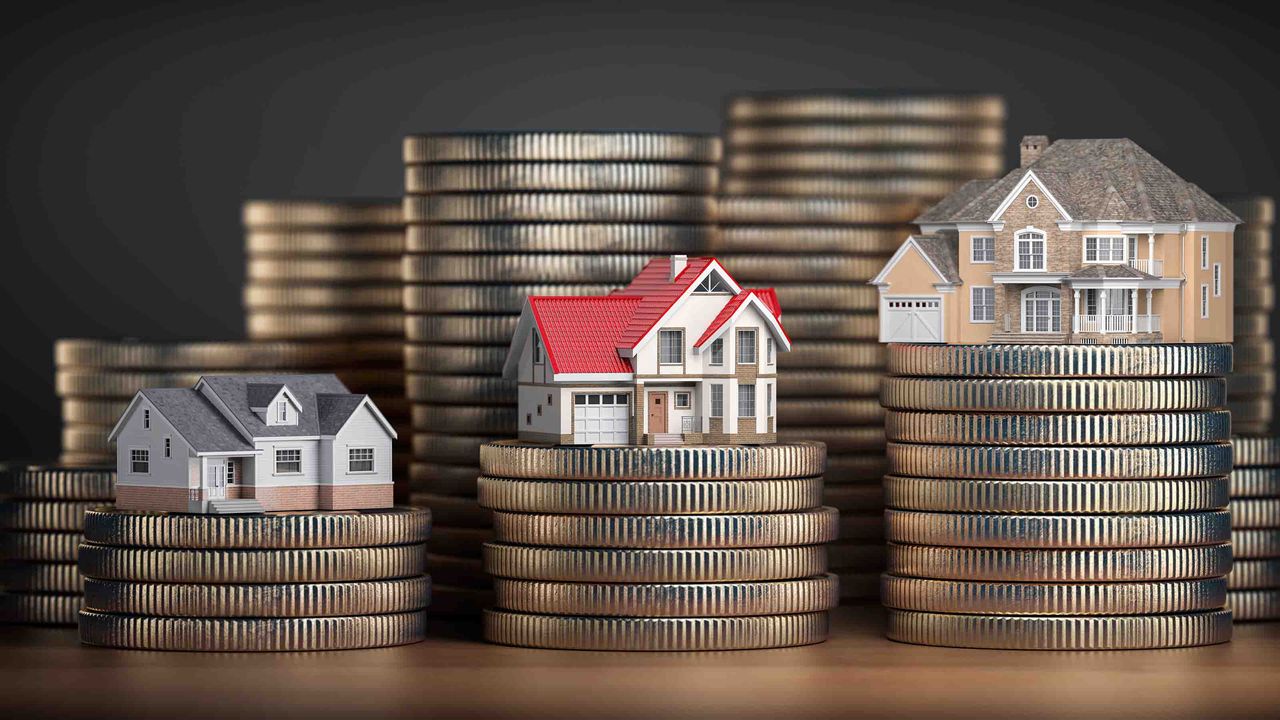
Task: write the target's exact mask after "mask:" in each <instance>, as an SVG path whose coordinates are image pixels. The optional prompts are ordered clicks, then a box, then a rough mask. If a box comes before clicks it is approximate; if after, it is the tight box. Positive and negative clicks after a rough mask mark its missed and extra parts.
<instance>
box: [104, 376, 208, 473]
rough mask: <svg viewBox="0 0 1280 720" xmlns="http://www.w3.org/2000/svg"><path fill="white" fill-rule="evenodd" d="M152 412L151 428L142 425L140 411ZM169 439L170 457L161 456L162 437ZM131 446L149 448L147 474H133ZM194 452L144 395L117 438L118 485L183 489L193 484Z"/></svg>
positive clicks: (162, 453) (162, 451)
mask: <svg viewBox="0 0 1280 720" xmlns="http://www.w3.org/2000/svg"><path fill="white" fill-rule="evenodd" d="M144 410H149V411H150V412H151V428H150V429H149V430H148V429H144V428H143V426H142V425H143V411H144ZM166 437H168V438H170V440H171V446H170V455H171V456H170V457H168V458H166V457H165V456H164V439H165V438H166ZM134 448H146V449H147V450H150V451H151V471H150V472H149V473H148V474H146V475H135V474H134V473H133V472H132V471H131V470H130V468H131V464H130V462H129V451H130V450H131V449H134ZM194 458H195V455H194V453H192V451H191V446H190V445H188V444H187V442H186V441H185V440H183V439H182V437H181V436H180V435H178V432H177V431H176V430H174V429H173V426H172V425H170V424H169V421H168V420H166V419H165V418H164V416H163V415H161V414H160V412H159V411H158V410H156V408H155V406H154V405H152V404H151V402H150V401H149V400H147V399H146V398H145V397H144V398H140V399H139V401H138V404H137V405H135V406H134V408H133V410H132V411H131V412H130V413H129V415H128V417H127V418H126V419H125V424H124V426H123V427H122V428H121V431H120V435H119V437H118V438H117V441H116V471H117V475H116V477H117V480H116V482H117V484H119V485H135V486H148V487H169V488H181V489H183V490H186V489H187V488H189V487H193V485H192V484H191V482H192V479H193V473H192V461H193V460H194ZM198 473H199V469H198V467H197V468H196V469H195V475H194V477H195V479H196V481H197V482H198V480H199V474H198Z"/></svg>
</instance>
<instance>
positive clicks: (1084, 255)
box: [1081, 235, 1129, 265]
mask: <svg viewBox="0 0 1280 720" xmlns="http://www.w3.org/2000/svg"><path fill="white" fill-rule="evenodd" d="M1104 240H1105V241H1106V245H1107V247H1106V257H1105V258H1103V248H1102V241H1104ZM1090 241H1092V242H1093V248H1092V250H1093V257H1092V258H1090V257H1089V251H1090V249H1091V248H1090V247H1089V243H1090ZM1117 243H1119V247H1117V245H1116V244H1117ZM1117 250H1119V253H1120V256H1119V258H1117V257H1116V251H1117ZM1081 261H1082V262H1083V263H1084V264H1086V265H1124V264H1126V263H1128V262H1129V238H1128V236H1126V235H1085V236H1084V243H1083V247H1082V249H1081Z"/></svg>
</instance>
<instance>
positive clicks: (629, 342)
mask: <svg viewBox="0 0 1280 720" xmlns="http://www.w3.org/2000/svg"><path fill="white" fill-rule="evenodd" d="M714 260H715V258H705V257H703V258H689V264H688V265H686V266H685V269H684V271H683V272H681V273H680V274H679V275H678V276H676V279H675V282H672V281H670V280H669V279H668V278H670V277H671V258H670V257H661V258H655V259H653V260H650V261H649V264H648V265H645V266H644V269H642V270H641V271H640V274H638V275H636V276H635V278H633V279H632V280H631V284H630V285H627V286H626V287H624V288H622V289H621V290H617V291H615V292H614V293H613V295H614V296H618V295H623V296H629V297H630V296H639V297H641V298H642V302H641V303H640V306H639V307H637V308H636V311H635V314H634V315H633V316H632V317H631V322H630V323H628V325H627V329H626V331H625V332H623V333H622V335H621V336H620V337H619V338H618V344H617V348H618V349H620V350H622V349H625V350H630V349H631V348H633V347H635V346H636V343H638V342H640V340H641V339H642V338H644V336H645V335H646V334H647V333H648V332H649V331H650V330H651V329H653V326H654V325H656V324H657V322H658V321H659V320H661V319H662V316H663V315H666V314H667V311H668V310H670V309H671V306H672V305H675V304H676V301H677V300H679V299H680V298H681V297H683V296H684V294H685V292H686V291H687V290H688V289H689V288H690V287H692V286H693V283H694V282H695V281H697V279H698V276H699V275H701V274H702V271H703V270H706V269H707V266H708V265H710V264H711V263H712V262H714Z"/></svg>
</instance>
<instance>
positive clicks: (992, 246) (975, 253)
mask: <svg viewBox="0 0 1280 720" xmlns="http://www.w3.org/2000/svg"><path fill="white" fill-rule="evenodd" d="M979 240H983V241H985V242H983V245H984V246H985V247H982V248H979V247H978V241H979ZM979 253H981V257H989V259H987V260H983V259H981V258H980V257H979ZM995 261H996V238H995V236H994V235H975V236H973V237H971V238H969V262H970V263H972V264H974V265H991V264H992V263H994V262H995Z"/></svg>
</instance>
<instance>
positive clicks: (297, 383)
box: [201, 374, 363, 437]
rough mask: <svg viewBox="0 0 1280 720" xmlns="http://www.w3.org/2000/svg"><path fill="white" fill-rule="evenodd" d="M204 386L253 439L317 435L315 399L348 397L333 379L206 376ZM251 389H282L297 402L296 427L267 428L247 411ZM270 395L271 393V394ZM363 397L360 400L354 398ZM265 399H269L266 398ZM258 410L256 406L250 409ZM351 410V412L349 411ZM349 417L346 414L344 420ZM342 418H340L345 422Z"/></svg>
mask: <svg viewBox="0 0 1280 720" xmlns="http://www.w3.org/2000/svg"><path fill="white" fill-rule="evenodd" d="M201 380H202V381H203V382H204V383H206V384H207V385H208V386H209V388H210V389H211V390H213V393H214V394H215V395H217V396H218V399H219V400H221V401H222V402H223V403H224V404H226V406H227V408H228V409H229V410H230V411H231V413H232V414H233V415H235V417H236V419H237V420H239V421H240V422H241V423H242V424H243V425H244V427H245V429H247V430H248V431H249V434H250V435H252V436H253V437H290V436H295V435H320V434H321V421H320V412H319V407H318V405H317V403H316V396H318V395H350V394H351V393H350V392H348V390H347V386H346V385H343V384H342V381H341V380H339V379H338V377H337V376H336V375H330V374H318V375H206V376H204V377H203V378H201ZM252 385H275V386H276V387H279V386H280V385H284V386H285V387H287V388H289V392H290V393H293V396H294V397H295V398H297V399H298V404H299V406H300V410H301V412H300V413H299V417H298V424H297V425H267V424H266V423H264V422H263V421H262V419H261V418H259V417H258V416H257V414H256V413H254V412H253V411H251V410H250V409H249V407H250V405H249V388H250V386H252ZM273 395H274V393H273ZM355 397H363V396H355ZM268 399H269V398H268ZM254 407H259V406H256V405H255V406H254ZM353 409H354V408H353ZM349 415H350V413H349V412H348V416H349ZM345 420H346V418H345V417H344V418H343V421H345Z"/></svg>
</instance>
